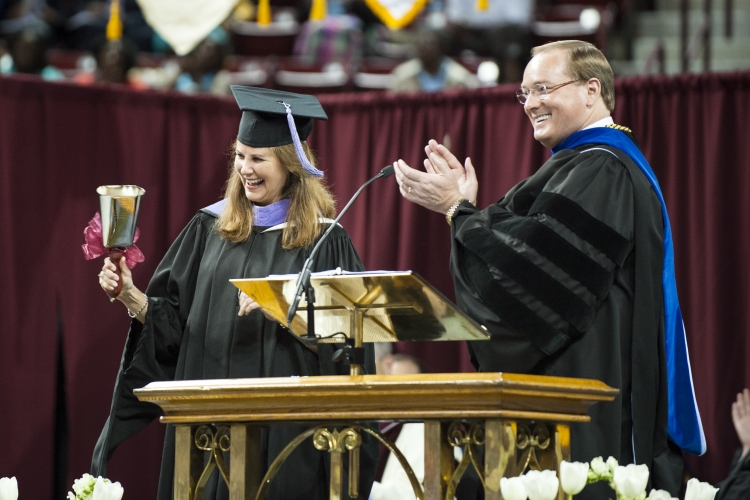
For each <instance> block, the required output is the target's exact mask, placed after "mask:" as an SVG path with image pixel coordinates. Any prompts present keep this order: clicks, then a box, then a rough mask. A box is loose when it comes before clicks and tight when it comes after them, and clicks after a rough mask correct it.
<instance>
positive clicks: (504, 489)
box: [500, 477, 528, 500]
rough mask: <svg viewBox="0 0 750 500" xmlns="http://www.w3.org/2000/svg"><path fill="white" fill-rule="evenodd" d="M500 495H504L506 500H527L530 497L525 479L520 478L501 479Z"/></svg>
mask: <svg viewBox="0 0 750 500" xmlns="http://www.w3.org/2000/svg"><path fill="white" fill-rule="evenodd" d="M500 493H502V494H503V499H504V500H526V497H528V495H527V494H526V488H525V487H524V485H523V479H521V478H520V477H503V478H500Z"/></svg>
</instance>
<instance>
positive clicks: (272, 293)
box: [230, 271, 489, 375]
mask: <svg viewBox="0 0 750 500" xmlns="http://www.w3.org/2000/svg"><path fill="white" fill-rule="evenodd" d="M230 281H231V282H232V283H233V284H234V285H235V286H236V287H237V288H239V289H240V290H242V291H243V292H245V293H246V294H247V295H248V296H250V298H252V299H253V300H254V301H256V302H257V303H258V304H260V306H261V307H262V308H263V309H264V310H265V311H266V312H267V313H268V314H269V315H271V316H273V318H274V319H275V320H276V321H278V322H279V323H281V324H282V325H283V324H286V313H287V310H288V309H289V304H290V303H291V301H292V300H293V299H294V292H295V288H296V281H297V275H296V274H291V275H280V276H269V277H267V278H256V279H235V280H230ZM310 282H311V284H312V285H313V287H314V288H315V318H314V321H315V332H316V339H317V341H318V342H322V343H340V342H342V341H345V340H346V339H352V340H353V344H354V349H355V350H356V349H361V348H362V345H363V343H364V342H396V341H399V340H487V339H489V334H488V333H487V331H486V328H484V327H483V326H481V325H479V324H477V323H476V322H475V321H473V320H472V319H470V318H469V317H468V316H466V315H464V314H463V313H462V312H461V311H459V310H458V308H456V306H455V305H454V304H452V303H451V302H450V301H449V300H448V299H446V298H445V296H444V295H443V294H441V293H440V292H439V291H438V290H436V289H435V288H434V287H433V286H432V285H430V284H429V283H428V282H427V281H425V280H424V279H423V278H422V277H421V276H419V275H418V274H416V273H413V272H411V271H398V272H377V271H374V272H372V271H371V272H362V273H347V272H340V271H338V272H335V271H330V272H324V273H313V274H312V276H311V278H310ZM305 306H306V303H304V304H302V303H300V306H299V309H298V311H297V314H296V315H295V316H294V318H293V320H292V322H291V326H290V330H291V331H292V333H294V334H295V335H297V336H299V337H301V338H303V337H305V336H306V334H307V326H308V325H307V320H306V318H305ZM360 374H361V364H360V363H358V362H356V358H355V361H353V362H352V364H351V375H360Z"/></svg>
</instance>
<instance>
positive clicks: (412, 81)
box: [390, 30, 479, 92]
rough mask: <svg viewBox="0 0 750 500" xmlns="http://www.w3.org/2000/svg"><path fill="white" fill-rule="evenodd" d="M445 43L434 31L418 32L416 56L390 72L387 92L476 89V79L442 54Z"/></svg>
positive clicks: (477, 83) (477, 84)
mask: <svg viewBox="0 0 750 500" xmlns="http://www.w3.org/2000/svg"><path fill="white" fill-rule="evenodd" d="M444 43H445V40H444V39H443V38H442V37H441V36H440V35H439V34H438V32H437V31H434V30H425V31H422V32H420V34H419V35H418V37H417V41H416V48H417V57H416V58H414V59H411V60H409V61H406V62H405V63H402V64H400V65H398V66H396V67H395V68H394V69H393V72H392V73H391V74H392V75H393V80H392V82H391V86H390V90H392V91H394V92H437V91H439V90H443V89H449V88H476V87H478V86H479V82H478V81H477V78H476V77H475V76H474V75H473V74H471V73H470V72H469V71H468V70H467V69H466V68H464V67H463V66H461V65H460V64H459V63H457V62H456V61H454V60H453V59H451V58H450V57H448V56H446V55H445V50H444Z"/></svg>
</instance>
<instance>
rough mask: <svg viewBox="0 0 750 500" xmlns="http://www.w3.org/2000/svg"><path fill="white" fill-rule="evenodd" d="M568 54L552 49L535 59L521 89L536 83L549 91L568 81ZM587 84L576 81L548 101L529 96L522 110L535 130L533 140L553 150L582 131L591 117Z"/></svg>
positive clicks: (528, 66) (561, 88) (526, 73)
mask: <svg viewBox="0 0 750 500" xmlns="http://www.w3.org/2000/svg"><path fill="white" fill-rule="evenodd" d="M567 67H568V55H567V52H566V51H564V50H549V51H545V52H542V53H540V54H538V55H536V56H534V57H533V58H532V59H531V61H530V62H529V64H528V65H527V66H526V70H525V71H524V72H523V82H522V84H521V88H523V89H524V90H529V89H531V88H532V87H533V86H534V85H536V84H542V85H545V86H546V87H547V88H549V87H554V86H555V85H560V84H562V83H565V82H569V81H570V80H572V79H573V78H572V77H571V76H570V75H569V74H568V71H567ZM584 84H585V82H574V83H571V84H569V85H565V86H562V87H560V88H558V89H555V90H554V91H552V92H550V93H549V95H548V96H547V98H546V99H544V100H541V99H539V97H538V96H537V95H534V94H533V93H532V94H529V97H528V99H527V101H526V104H524V105H523V109H524V111H525V112H526V115H527V116H528V117H529V119H530V120H531V125H532V126H533V127H534V139H536V140H537V141H539V142H541V143H542V144H543V145H544V146H545V147H548V148H553V147H555V146H557V145H558V144H560V143H561V142H562V141H564V140H565V139H566V138H567V137H568V136H570V135H571V134H573V133H575V132H578V131H579V130H581V128H583V126H584V124H585V123H586V119H587V117H588V110H587V107H586V85H584Z"/></svg>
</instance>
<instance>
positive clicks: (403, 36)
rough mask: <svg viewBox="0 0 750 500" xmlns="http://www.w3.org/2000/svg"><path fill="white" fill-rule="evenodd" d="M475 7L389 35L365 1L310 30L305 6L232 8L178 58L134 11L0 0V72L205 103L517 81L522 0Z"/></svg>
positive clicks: (423, 17)
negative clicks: (238, 94)
mask: <svg viewBox="0 0 750 500" xmlns="http://www.w3.org/2000/svg"><path fill="white" fill-rule="evenodd" d="M478 1H479V2H481V1H482V0H432V1H431V2H430V3H427V4H426V5H424V6H423V7H422V8H421V9H418V10H419V13H418V14H417V15H415V16H414V18H413V19H412V20H410V22H409V23H408V25H407V26H404V27H403V29H391V28H392V26H391V27H390V28H389V27H388V26H387V25H386V24H387V23H384V22H383V20H382V15H381V16H380V17H379V16H378V15H376V13H375V12H374V10H377V7H376V8H375V9H373V7H372V5H373V4H372V2H370V1H369V0H368V1H365V0H328V1H327V5H326V12H325V15H324V16H323V17H322V19H321V18H320V16H318V17H319V18H318V19H315V20H312V19H310V12H311V10H314V9H315V7H314V5H313V1H312V0H273V3H272V5H270V16H269V20H268V21H267V22H265V23H261V22H259V16H262V15H263V14H262V12H261V10H262V6H260V5H258V4H255V3H253V2H251V1H250V0H240V1H239V2H237V4H236V5H235V6H234V7H233V10H232V11H231V14H230V15H229V16H228V17H227V18H226V19H225V20H224V21H223V22H221V23H219V24H218V25H217V26H215V28H213V30H212V31H211V32H210V33H209V34H208V36H207V37H205V39H203V40H202V41H201V42H200V43H198V44H197V45H196V46H195V47H194V48H192V50H190V51H189V52H187V53H185V54H181V55H178V54H176V53H175V50H174V49H173V47H172V46H171V45H170V43H168V42H167V41H166V40H165V39H164V38H163V37H162V36H161V35H160V33H159V30H156V29H154V28H153V27H152V26H150V25H149V23H148V22H147V17H148V16H144V14H143V12H142V7H143V6H144V5H145V4H144V2H145V0H139V1H138V2H137V1H136V0H119V1H110V0H108V1H100V0H0V73H1V74H2V76H8V75H13V74H17V73H23V74H34V75H39V76H40V77H41V78H44V79H45V80H50V81H54V80H66V81H73V82H77V83H79V84H81V85H90V84H94V83H113V84H124V85H129V86H130V87H132V88H135V89H162V90H164V89H174V90H176V91H179V92H185V93H211V94H216V95H228V94H229V85H230V84H242V85H254V86H260V87H269V88H278V89H281V90H288V91H299V92H305V93H331V92H341V91H355V90H378V89H390V90H393V91H406V92H409V91H411V92H416V91H426V92H430V91H437V90H441V89H444V88H451V87H464V88H475V87H479V86H490V85H496V84H497V83H502V82H518V81H520V80H521V77H522V72H523V68H524V66H525V64H526V62H527V61H528V57H529V51H530V49H531V46H532V36H531V33H530V30H529V24H530V20H531V18H532V12H533V10H534V7H535V6H534V3H533V0H512V1H511V0H489V2H486V3H485V6H484V8H478V7H477V2H478ZM139 2H140V5H139ZM416 4H417V5H418V4H420V2H419V1H417V3H416ZM117 24H119V29H114V30H113V25H117ZM115 28H117V26H115Z"/></svg>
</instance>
